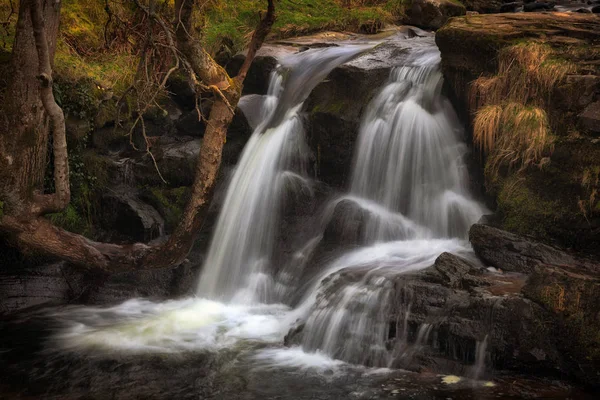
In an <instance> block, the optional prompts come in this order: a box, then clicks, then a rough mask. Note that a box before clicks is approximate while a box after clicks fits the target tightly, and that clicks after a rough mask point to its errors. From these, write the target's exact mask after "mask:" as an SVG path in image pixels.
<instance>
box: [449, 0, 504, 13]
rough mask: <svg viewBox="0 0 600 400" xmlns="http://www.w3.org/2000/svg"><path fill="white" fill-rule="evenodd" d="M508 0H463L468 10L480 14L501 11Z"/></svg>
mask: <svg viewBox="0 0 600 400" xmlns="http://www.w3.org/2000/svg"><path fill="white" fill-rule="evenodd" d="M505 2H508V0H507V1H503V0H462V1H461V3H463V4H464V5H465V8H466V9H467V10H468V11H475V12H478V13H480V14H492V13H499V12H501V8H502V5H503V4H504V3H505Z"/></svg>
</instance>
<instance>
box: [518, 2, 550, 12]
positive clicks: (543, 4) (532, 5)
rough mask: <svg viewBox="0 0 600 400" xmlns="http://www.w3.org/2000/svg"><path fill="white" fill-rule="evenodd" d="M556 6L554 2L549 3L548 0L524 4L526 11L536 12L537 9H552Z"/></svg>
mask: <svg viewBox="0 0 600 400" xmlns="http://www.w3.org/2000/svg"><path fill="white" fill-rule="evenodd" d="M554 6H555V4H554V3H547V2H537V1H536V2H535V3H526V4H525V5H524V6H523V11H525V12H535V11H540V10H551V9H553V8H554Z"/></svg>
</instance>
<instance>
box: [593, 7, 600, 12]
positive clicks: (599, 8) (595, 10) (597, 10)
mask: <svg viewBox="0 0 600 400" xmlns="http://www.w3.org/2000/svg"><path fill="white" fill-rule="evenodd" d="M592 12H593V13H594V14H600V6H595V7H592Z"/></svg>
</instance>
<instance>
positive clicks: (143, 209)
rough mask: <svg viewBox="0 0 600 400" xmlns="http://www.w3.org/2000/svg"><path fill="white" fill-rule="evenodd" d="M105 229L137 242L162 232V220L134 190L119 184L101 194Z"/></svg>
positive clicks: (152, 237)
mask: <svg viewBox="0 0 600 400" xmlns="http://www.w3.org/2000/svg"><path fill="white" fill-rule="evenodd" d="M101 223H102V224H103V225H104V227H105V228H106V229H110V230H116V231H117V232H119V233H120V234H122V235H124V236H126V237H127V238H130V239H131V240H133V241H137V242H148V241H150V240H152V239H155V238H157V237H160V236H162V235H163V234H164V220H163V218H162V217H161V216H160V214H159V213H158V212H157V211H156V209H154V208H153V207H152V206H150V205H149V204H146V203H145V202H143V201H142V200H141V199H140V198H139V197H138V196H137V193H136V191H135V190H132V189H131V188H129V187H125V186H120V187H116V188H111V190H110V191H107V192H106V193H105V194H104V195H103V196H102V220H101Z"/></svg>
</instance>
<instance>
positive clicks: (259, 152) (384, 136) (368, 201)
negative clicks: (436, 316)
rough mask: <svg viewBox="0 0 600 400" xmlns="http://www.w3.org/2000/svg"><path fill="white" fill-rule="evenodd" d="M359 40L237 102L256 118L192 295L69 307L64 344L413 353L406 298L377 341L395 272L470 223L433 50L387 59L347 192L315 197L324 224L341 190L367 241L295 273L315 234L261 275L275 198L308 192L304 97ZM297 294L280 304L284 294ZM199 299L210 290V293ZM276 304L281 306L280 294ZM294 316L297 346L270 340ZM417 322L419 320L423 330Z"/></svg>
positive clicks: (274, 230) (454, 246) (273, 236)
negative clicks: (390, 344) (391, 337)
mask: <svg viewBox="0 0 600 400" xmlns="http://www.w3.org/2000/svg"><path fill="white" fill-rule="evenodd" d="M363 50H365V47H357V46H343V47H334V48H327V49H320V50H310V51H306V52H304V53H299V54H297V55H294V56H292V57H291V58H288V59H287V60H285V61H284V62H283V65H282V66H281V67H280V68H279V70H278V72H277V73H275V74H273V76H272V79H271V84H270V88H269V93H268V95H267V96H264V97H262V98H257V97H256V96H255V97H254V98H253V100H252V103H253V104H252V106H250V105H249V102H244V101H242V103H241V107H242V108H244V107H248V109H249V108H252V109H253V110H254V111H253V112H254V113H259V114H260V118H252V120H253V124H254V125H256V129H255V133H254V134H253V136H252V137H251V139H250V140H249V142H248V144H247V145H246V147H245V149H244V152H243V155H242V157H241V160H240V162H239V165H238V166H237V168H236V171H235V173H234V176H233V178H232V181H231V183H230V185H229V188H228V190H227V194H226V196H225V201H224V203H223V207H222V211H221V214H220V216H219V219H218V222H217V227H216V229H215V232H214V234H213V238H212V242H211V246H210V249H209V252H208V255H207V258H206V260H205V262H204V266H203V269H202V274H201V277H200V280H199V285H198V291H197V296H198V297H196V298H191V299H185V300H180V301H170V302H164V303H153V302H149V301H145V300H131V301H128V302H126V303H123V304H121V305H119V306H116V307H113V308H108V309H106V308H91V307H86V308H81V307H76V308H69V309H67V310H65V311H64V312H61V313H59V314H57V318H60V319H63V320H64V322H65V324H66V328H65V330H64V331H63V332H61V333H60V334H59V335H57V337H56V339H57V343H58V344H59V345H60V346H62V347H63V348H68V349H73V350H77V349H81V348H90V347H92V348H102V349H104V350H107V349H114V350H119V351H124V350H127V351H153V352H179V351H190V350H196V351H199V350H200V351H207V350H208V351H217V350H219V349H222V348H232V347H236V346H243V347H244V346H246V345H251V344H252V343H262V344H270V345H272V346H275V347H271V348H266V349H263V350H261V351H258V352H257V353H256V354H255V361H256V363H257V364H258V365H263V366H271V367H273V366H275V367H283V368H286V367H289V368H316V369H321V370H322V369H332V368H336V367H338V366H340V365H342V364H343V362H349V363H354V364H361V365H369V366H379V367H385V366H388V365H389V366H391V365H393V364H394V360H398V359H401V358H403V357H412V355H413V354H414V353H415V352H417V351H418V350H419V348H420V346H424V345H425V344H426V342H427V337H428V335H429V333H430V332H431V330H432V326H431V325H423V326H422V327H421V329H420V331H419V334H418V335H417V336H418V338H417V339H418V340H417V341H416V343H414V344H413V345H411V346H409V345H408V344H407V322H406V321H407V320H408V316H409V313H410V308H411V305H410V303H407V304H405V305H404V308H405V310H406V311H405V315H404V322H403V326H402V327H401V329H398V332H400V334H399V335H398V336H399V340H398V341H397V345H396V346H395V347H394V348H391V349H388V348H387V347H386V340H387V334H388V328H389V327H388V316H387V313H388V312H389V310H390V308H391V304H390V300H391V299H392V297H393V286H394V282H393V280H394V277H396V276H397V275H398V274H403V273H407V272H410V271H416V270H420V269H423V268H426V267H428V266H431V265H432V264H433V262H434V261H435V259H436V258H437V257H438V256H439V254H441V253H442V252H452V253H455V254H467V253H469V251H470V248H469V245H468V243H467V242H466V241H465V240H464V237H465V235H466V232H467V228H468V226H470V224H472V223H474V222H476V220H477V219H478V218H479V216H480V215H481V214H482V209H481V207H480V206H479V205H478V204H477V203H476V202H475V201H473V200H472V199H471V198H470V196H469V194H468V190H467V189H466V186H467V185H466V176H465V167H464V165H463V163H462V156H463V154H464V152H465V146H464V144H463V143H462V142H461V133H462V132H461V129H460V125H459V124H458V123H457V121H456V117H455V115H454V113H453V111H452V108H451V106H450V104H449V103H448V101H447V100H446V99H445V98H444V97H443V96H442V95H441V94H440V87H441V75H440V73H439V70H438V64H439V56H438V53H437V52H436V51H435V50H432V51H427V52H425V53H424V54H423V55H422V56H419V57H416V58H415V62H414V64H413V65H410V66H403V67H399V68H397V69H395V70H394V71H393V72H392V74H391V76H390V79H389V82H388V83H387V84H386V85H385V86H384V87H383V88H382V89H381V91H380V93H379V94H378V95H377V96H376V97H375V98H374V99H373V100H372V102H371V103H370V105H369V106H368V108H367V111H366V112H365V115H363V117H362V119H363V122H362V124H361V128H360V133H359V138H358V140H357V145H356V150H355V153H356V156H355V165H354V168H353V175H352V183H351V187H350V190H349V194H347V195H345V196H342V197H340V198H338V199H336V200H334V201H333V202H332V203H331V204H329V205H328V206H327V207H326V208H325V212H324V216H325V217H324V221H323V224H322V225H321V226H322V227H324V226H325V225H326V223H327V221H328V219H330V218H331V216H332V215H333V212H334V210H335V208H336V207H337V206H338V205H339V204H340V203H341V202H343V201H349V202H351V203H353V204H354V205H355V206H356V207H357V209H359V210H363V211H365V212H366V213H367V215H368V218H367V221H368V223H367V225H366V228H365V232H363V233H362V234H363V236H364V238H365V239H366V240H365V243H367V245H366V246H365V247H362V248H358V249H356V250H353V251H351V252H348V253H346V254H344V255H343V256H341V257H340V258H338V259H337V260H334V261H333V262H331V263H330V264H329V265H327V266H325V268H324V269H323V270H322V271H321V272H319V273H317V274H316V276H314V277H312V278H311V279H309V281H308V282H305V283H304V285H303V286H302V288H301V289H299V290H295V289H294V285H287V284H286V282H287V281H293V280H294V279H297V278H298V277H299V275H300V274H301V273H302V270H303V269H304V266H305V264H306V263H307V262H308V261H309V260H311V255H312V254H313V252H314V251H315V249H316V248H317V247H318V246H319V243H320V240H321V238H322V234H323V232H322V231H321V232H316V233H315V236H314V239H312V240H311V241H309V242H308V243H307V244H306V245H305V246H303V248H301V249H299V250H298V252H297V253H296V254H295V255H294V257H293V259H292V260H290V262H289V263H288V265H287V266H284V268H282V271H283V272H284V273H283V274H280V275H279V276H277V277H274V276H273V275H272V271H273V265H271V264H272V262H273V258H272V256H273V252H274V247H275V246H276V245H277V236H278V230H279V220H280V216H279V214H280V206H281V202H282V201H283V200H284V199H285V197H286V196H290V195H293V194H294V192H296V191H300V190H310V180H309V179H308V177H307V174H306V162H307V159H308V157H309V151H308V149H307V147H306V144H305V141H304V130H303V126H302V120H301V114H300V111H301V107H302V102H303V101H304V100H305V99H306V97H307V96H308V94H309V93H310V91H311V90H312V88H314V86H315V85H316V84H317V83H318V82H320V81H321V80H322V79H324V78H325V77H326V76H327V74H328V73H329V72H330V71H331V70H332V69H333V68H335V66H337V65H339V64H341V63H343V62H345V61H348V60H349V59H351V58H352V57H354V56H356V55H357V54H358V53H359V52H361V51H363ZM292 298H300V299H301V300H300V301H299V303H298V304H297V305H296V306H295V307H294V308H292V307H291V299H292ZM209 299H210V300H209ZM281 303H285V304H281ZM299 323H304V324H305V326H304V329H303V332H302V336H301V340H300V343H299V346H295V347H291V348H282V347H281V346H279V347H277V345H280V344H281V343H282V341H283V338H284V336H285V335H286V334H287V333H288V332H289V330H290V328H291V327H293V326H295V325H297V324H299ZM421 330H422V332H421Z"/></svg>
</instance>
